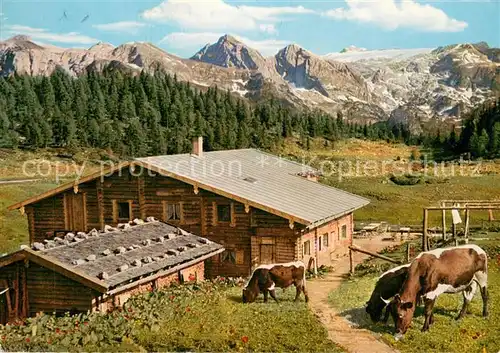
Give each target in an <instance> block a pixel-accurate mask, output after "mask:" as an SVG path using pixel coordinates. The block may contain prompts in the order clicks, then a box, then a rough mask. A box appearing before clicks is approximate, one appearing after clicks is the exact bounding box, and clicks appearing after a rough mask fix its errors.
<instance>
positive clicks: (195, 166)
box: [0, 137, 369, 277]
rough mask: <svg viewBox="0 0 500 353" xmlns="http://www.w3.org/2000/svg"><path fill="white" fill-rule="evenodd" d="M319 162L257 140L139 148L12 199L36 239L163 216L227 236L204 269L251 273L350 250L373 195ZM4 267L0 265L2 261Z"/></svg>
mask: <svg viewBox="0 0 500 353" xmlns="http://www.w3.org/2000/svg"><path fill="white" fill-rule="evenodd" d="M316 176H317V171H316V170H314V169H313V168H311V167H308V166H306V165H303V164H300V163H296V162H292V161H288V160H285V159H282V158H279V157H277V156H274V155H271V154H268V153H265V152H261V151H258V150H255V149H241V150H229V151H215V152H204V151H203V140H202V138H201V137H199V138H196V139H194V140H193V151H192V153H187V154H177V155H166V156H156V157H147V158H138V159H135V160H134V161H131V162H126V163H122V164H120V165H115V166H113V167H110V168H108V170H103V171H101V172H99V173H96V174H93V175H89V176H85V177H82V178H80V179H79V180H76V181H75V182H72V183H69V184H65V185H62V186H60V187H58V188H56V189H53V190H50V191H48V192H45V193H43V194H41V195H38V196H35V197H32V198H30V199H28V200H25V201H22V202H19V203H17V204H15V205H12V206H10V207H9V208H10V209H20V210H21V212H22V213H25V214H26V215H27V217H28V223H29V239H30V245H31V246H33V244H34V243H35V242H43V241H44V240H47V239H53V238H54V237H56V236H58V234H60V233H61V234H65V233H67V232H69V231H71V232H79V231H80V232H88V231H90V230H92V229H94V228H95V229H97V230H103V229H104V226H105V225H111V226H113V227H115V226H116V225H117V224H119V223H125V222H129V221H132V220H134V219H136V218H139V219H146V218H147V217H155V218H157V219H159V220H162V221H164V222H166V223H168V224H171V225H174V226H178V227H181V228H182V229H185V230H186V231H188V232H191V233H193V234H196V235H197V236H201V237H205V238H207V239H209V240H211V241H213V242H215V243H218V244H221V245H222V246H223V247H224V249H225V251H224V252H222V253H220V254H218V255H216V256H213V257H211V258H209V259H208V260H206V261H205V276H207V277H213V276H216V275H223V276H248V275H249V274H250V273H251V270H252V269H253V268H255V267H256V266H257V265H259V264H266V263H284V262H291V261H296V260H301V261H303V262H304V263H305V264H306V265H307V264H308V263H309V260H310V258H314V259H316V264H317V265H318V266H320V265H329V264H330V263H331V260H332V259H333V258H334V257H337V256H339V255H343V254H345V253H346V252H347V251H348V246H349V245H350V244H351V242H352V231H353V212H354V211H355V210H356V209H358V208H360V207H362V206H365V205H367V204H368V203H369V201H368V200H367V199H365V198H362V197H359V196H356V195H354V194H351V193H348V192H345V191H342V190H339V189H336V188H333V187H330V186H327V185H323V184H320V183H318V182H317V180H316ZM0 271H1V269H0Z"/></svg>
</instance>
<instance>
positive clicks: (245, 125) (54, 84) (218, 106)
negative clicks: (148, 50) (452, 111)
mask: <svg viewBox="0 0 500 353" xmlns="http://www.w3.org/2000/svg"><path fill="white" fill-rule="evenodd" d="M464 120H465V122H464V127H463V131H462V133H461V134H460V133H459V132H457V131H458V129H453V131H451V133H446V134H439V133H438V134H437V136H432V135H426V136H413V135H412V134H411V133H410V131H408V130H407V129H406V128H405V127H404V126H403V125H400V126H399V125H396V126H392V127H389V125H388V124H386V123H378V124H375V125H356V124H351V123H349V122H347V121H345V120H344V119H343V117H342V114H341V113H340V112H339V113H338V114H337V116H336V117H333V116H331V115H329V114H326V113H324V112H321V111H305V110H304V111H300V110H298V109H295V108H289V107H285V106H284V105H283V104H282V103H280V102H279V101H277V100H273V99H272V98H269V99H268V100H267V101H265V102H261V103H258V104H250V103H248V102H247V101H246V100H243V99H240V98H237V97H235V96H234V95H232V94H230V93H229V92H225V91H222V90H219V89H217V88H209V89H207V90H206V91H203V92H202V91H200V90H198V89H195V88H193V87H191V86H190V85H189V83H185V82H180V81H177V79H176V77H175V76H170V75H167V74H161V73H156V74H155V75H149V74H146V73H142V74H140V75H136V76H132V75H127V74H123V73H121V72H119V71H116V70H114V71H105V72H103V73H93V72H91V73H89V74H87V75H85V76H81V77H78V78H74V77H70V76H69V75H67V74H66V73H65V72H64V71H62V70H56V71H55V72H54V74H52V75H51V76H50V77H40V76H38V77H31V76H15V75H14V76H11V77H8V78H0V147H3V148H15V147H23V148H39V147H95V148H102V149H107V150H111V151H113V153H115V154H117V155H120V156H145V155H159V154H173V153H183V152H189V151H190V149H191V138H192V137H194V136H199V135H202V136H204V137H205V148H206V149H207V150H220V149H233V148H246V147H255V148H261V149H270V148H272V147H273V146H276V145H277V144H279V143H281V142H282V141H283V139H284V138H286V137H291V136H295V137H298V138H299V139H300V141H301V143H302V145H303V147H304V148H308V146H309V139H310V138H313V137H323V138H325V139H326V140H327V141H332V142H334V141H337V140H342V139H345V138H349V137H358V138H366V139H372V140H386V141H388V142H404V143H407V144H417V145H419V144H424V145H427V146H431V147H435V148H438V149H440V150H443V151H445V152H446V153H447V154H451V155H458V154H459V153H464V152H471V154H472V156H474V157H495V156H497V155H498V153H499V150H500V142H499V141H500V108H499V105H498V104H496V103H488V104H484V105H483V106H481V107H479V108H477V109H475V110H473V111H472V112H471V113H470V114H469V115H468V116H467V117H466V118H465V119H464Z"/></svg>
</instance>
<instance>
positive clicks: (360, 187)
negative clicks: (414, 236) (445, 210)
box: [324, 175, 500, 227]
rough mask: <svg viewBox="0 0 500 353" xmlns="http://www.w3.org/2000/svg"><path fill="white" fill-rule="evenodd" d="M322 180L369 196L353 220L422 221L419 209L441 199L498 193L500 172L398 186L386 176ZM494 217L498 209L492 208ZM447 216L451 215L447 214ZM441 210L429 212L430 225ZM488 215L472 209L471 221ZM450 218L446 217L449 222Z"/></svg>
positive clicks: (495, 195)
mask: <svg viewBox="0 0 500 353" xmlns="http://www.w3.org/2000/svg"><path fill="white" fill-rule="evenodd" d="M324 182H325V183H327V184H330V185H333V186H336V187H339V188H341V189H343V190H346V191H349V192H352V193H355V194H358V195H361V196H364V197H366V198H368V199H370V204H369V205H368V206H365V207H363V208H361V209H360V210H357V211H356V212H355V214H354V217H355V220H356V221H387V222H389V223H393V224H404V225H419V224H422V212H423V211H422V209H423V207H426V206H436V205H437V202H438V201H439V200H443V199H448V200H450V199H459V200H460V199H486V200H488V199H494V198H497V199H498V197H499V195H500V175H481V176H477V177H467V176H458V177H453V178H450V179H449V180H448V182H446V183H436V184H417V185H408V186H400V185H396V184H394V183H392V182H391V181H387V178H385V177H373V178H370V177H359V178H350V179H344V180H342V181H340V182H339V181H338V179H337V178H335V177H331V178H325V180H324ZM495 216H496V219H499V218H500V212H499V211H496V212H495ZM448 217H451V216H450V215H449V214H448ZM440 219H441V213H440V212H438V211H432V212H430V214H429V226H430V227H433V226H439V225H440ZM487 219H488V212H487V211H471V224H472V225H475V224H477V225H480V224H481V221H483V220H487ZM450 220H451V218H450V219H449V220H448V224H450Z"/></svg>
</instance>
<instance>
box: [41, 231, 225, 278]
mask: <svg viewBox="0 0 500 353" xmlns="http://www.w3.org/2000/svg"><path fill="white" fill-rule="evenodd" d="M130 224H133V223H132V222H131V223H130ZM123 226H125V225H122V226H121V227H120V228H121V229H117V228H111V227H108V226H107V227H106V229H107V232H98V231H96V230H93V231H91V232H89V233H78V234H76V235H75V234H72V233H69V235H68V234H66V236H65V237H64V238H57V239H56V240H55V241H47V242H46V243H45V244H44V245H43V246H42V244H38V243H35V244H34V249H35V250H36V249H37V247H38V249H39V250H38V251H36V253H38V254H41V255H44V256H45V257H46V258H47V259H49V260H50V259H54V260H56V261H57V262H59V263H61V264H63V265H67V268H68V269H69V270H77V271H78V272H79V273H83V274H85V275H87V276H89V277H91V278H95V279H100V280H102V281H103V282H104V283H105V284H106V286H107V287H108V288H113V287H116V286H119V285H121V284H125V283H129V282H131V281H134V280H136V279H139V278H140V277H143V276H148V275H150V274H152V273H155V272H157V271H160V270H164V269H169V268H172V267H175V266H179V265H181V264H183V263H186V262H189V261H191V260H194V259H196V258H200V257H203V256H205V255H209V254H211V253H213V254H215V253H217V252H219V251H221V250H223V247H222V245H219V244H217V243H214V242H212V241H209V240H207V239H205V238H202V237H199V236H196V235H194V234H191V233H188V232H185V231H184V230H181V229H180V228H177V227H174V226H171V225H169V224H166V223H163V222H158V221H150V222H144V223H142V222H141V224H137V225H135V224H133V225H132V226H130V227H129V226H128V225H127V226H126V227H127V228H123ZM103 273H105V274H106V275H105V276H104V277H103V275H102V274H103Z"/></svg>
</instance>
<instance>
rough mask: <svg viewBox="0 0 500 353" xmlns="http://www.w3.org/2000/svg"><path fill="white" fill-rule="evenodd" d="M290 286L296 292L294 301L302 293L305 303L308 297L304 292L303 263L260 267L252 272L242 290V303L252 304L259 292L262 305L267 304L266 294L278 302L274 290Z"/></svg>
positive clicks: (304, 272)
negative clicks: (261, 294) (293, 286)
mask: <svg viewBox="0 0 500 353" xmlns="http://www.w3.org/2000/svg"><path fill="white" fill-rule="evenodd" d="M292 284H294V285H295V288H296V290H297V292H296V295H295V301H298V300H299V297H300V293H301V292H302V293H304V297H305V300H306V302H307V301H308V300H309V297H308V295H307V291H306V269H305V266H304V263H303V262H301V261H296V262H289V263H282V264H270V265H260V266H259V267H257V268H256V269H255V270H254V271H253V273H252V276H251V277H250V280H249V281H248V283H247V285H246V286H245V288H244V289H243V303H252V302H254V301H255V299H257V296H258V295H259V293H260V292H262V293H263V294H264V303H266V302H267V296H268V293H269V294H271V297H272V298H273V299H274V300H276V302H278V299H277V298H276V292H275V288H276V287H279V288H287V287H289V286H291V285H292Z"/></svg>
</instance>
